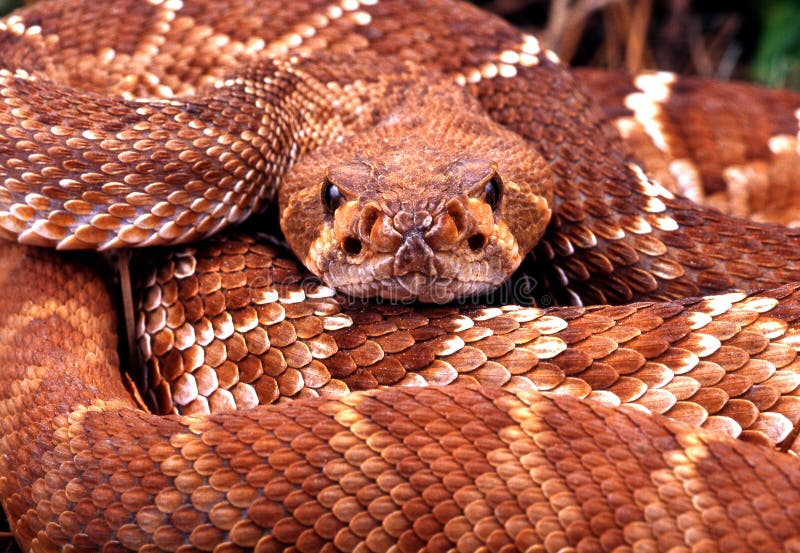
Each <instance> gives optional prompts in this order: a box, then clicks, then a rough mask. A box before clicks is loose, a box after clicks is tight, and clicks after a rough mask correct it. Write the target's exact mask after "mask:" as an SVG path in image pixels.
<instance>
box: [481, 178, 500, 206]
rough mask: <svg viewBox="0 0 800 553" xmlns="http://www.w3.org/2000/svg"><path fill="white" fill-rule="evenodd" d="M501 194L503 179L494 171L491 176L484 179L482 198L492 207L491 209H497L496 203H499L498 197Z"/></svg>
mask: <svg viewBox="0 0 800 553" xmlns="http://www.w3.org/2000/svg"><path fill="white" fill-rule="evenodd" d="M502 195H503V181H502V179H501V178H500V175H498V174H497V173H494V174H493V175H492V178H490V179H489V180H488V181H486V185H485V186H484V187H483V199H484V201H486V203H487V204H489V207H491V208H492V211H494V210H495V209H497V205H498V204H499V203H500V197H501V196H502Z"/></svg>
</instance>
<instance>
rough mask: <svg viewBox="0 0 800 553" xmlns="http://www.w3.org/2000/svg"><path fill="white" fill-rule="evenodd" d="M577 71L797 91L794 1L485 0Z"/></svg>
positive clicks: (797, 11) (799, 65)
mask: <svg viewBox="0 0 800 553" xmlns="http://www.w3.org/2000/svg"><path fill="white" fill-rule="evenodd" d="M476 3H478V4H480V5H482V6H483V7H485V8H487V9H490V10H492V11H495V12H497V13H499V14H501V15H503V16H504V17H506V18H507V19H509V20H510V21H513V22H514V23H515V24H516V25H517V26H519V27H522V28H524V29H525V30H526V31H529V32H532V33H533V34H536V35H537V36H539V38H540V39H542V40H543V42H545V43H546V44H547V45H548V46H549V47H550V48H552V49H553V50H555V51H556V53H558V54H559V56H560V57H561V58H562V59H563V60H565V61H569V62H571V63H573V64H575V65H595V66H600V67H606V68H612V69H624V70H627V71H638V70H640V69H644V68H647V69H666V70H670V71H676V72H678V73H681V74H684V75H702V76H706V77H712V78H716V79H720V80H727V79H732V78H735V79H744V80H756V81H758V82H761V83H764V84H767V85H769V86H777V87H788V88H794V89H797V90H800V0H763V1H756V0H752V1H730V2H726V1H725V0H695V1H691V0H484V1H480V0H479V1H477V2H476Z"/></svg>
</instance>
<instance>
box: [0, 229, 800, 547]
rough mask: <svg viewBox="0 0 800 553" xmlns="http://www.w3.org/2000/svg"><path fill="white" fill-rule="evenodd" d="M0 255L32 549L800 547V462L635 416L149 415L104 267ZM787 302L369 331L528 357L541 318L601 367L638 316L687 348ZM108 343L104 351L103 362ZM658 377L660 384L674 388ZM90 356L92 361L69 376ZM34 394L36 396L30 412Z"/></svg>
mask: <svg viewBox="0 0 800 553" xmlns="http://www.w3.org/2000/svg"><path fill="white" fill-rule="evenodd" d="M229 247H230V251H231V252H238V253H231V257H235V256H237V255H238V256H243V257H244V258H246V259H250V260H251V264H252V262H253V260H255V259H264V260H265V263H267V264H269V263H280V262H278V261H272V259H271V258H270V257H269V252H268V251H265V250H264V249H263V246H258V245H255V244H253V243H252V241H250V240H246V239H243V240H239V241H232V242H229ZM214 249H216V246H213V245H212V246H209V248H208V249H207V250H206V251H207V252H209V251H211V252H213V250H214ZM217 253H219V252H217ZM262 256H264V257H262ZM0 257H1V258H0V261H2V263H0V267H2V268H3V269H2V273H0V284H2V286H1V287H0V290H2V300H3V301H2V302H0V321H2V324H3V328H5V329H6V330H5V333H6V334H5V336H6V338H5V339H4V340H3V347H2V348H0V361H2V362H3V365H4V366H6V367H10V368H13V367H16V368H18V370H10V371H8V372H7V378H5V379H4V380H3V382H2V384H0V396H2V402H3V404H4V405H5V407H4V412H5V413H7V414H6V415H5V416H4V417H3V418H2V419H0V423H2V425H3V437H2V440H0V447H2V449H3V457H2V459H3V461H2V463H1V464H0V470H2V474H3V476H2V478H0V493H2V496H3V498H4V499H3V501H4V506H5V508H6V510H7V512H8V513H9V515H10V517H11V521H12V524H13V528H14V530H15V532H16V535H17V537H18V539H19V541H20V543H21V545H22V546H24V547H28V546H34V547H35V548H37V549H41V550H55V549H56V548H60V547H61V546H64V545H66V544H72V545H73V546H76V547H82V548H86V549H98V550H99V549H100V548H101V547H103V544H105V545H104V547H105V548H109V547H110V548H112V549H139V550H143V551H156V550H157V548H162V549H175V548H177V547H179V546H181V545H182V544H184V545H185V544H191V545H192V546H193V548H196V549H198V550H206V549H211V548H214V547H220V546H222V547H225V548H232V549H236V550H238V549H242V548H243V549H249V548H254V549H255V550H258V551H272V550H290V551H336V550H360V549H361V548H363V547H364V546H367V547H377V546H378V545H377V544H383V546H390V545H394V546H396V547H397V548H398V550H399V551H418V550H420V549H421V548H423V549H424V550H426V551H447V550H451V549H452V548H453V547H460V548H462V549H464V550H467V551H474V550H478V549H479V548H481V547H489V546H492V547H493V546H500V545H501V544H506V545H505V546H504V548H503V550H509V551H512V550H513V551H523V550H530V548H531V547H534V548H537V544H538V547H541V546H544V547H545V548H548V547H559V548H560V547H566V546H572V547H575V548H577V550H593V549H597V548H598V547H600V546H601V545H604V546H628V547H633V548H649V549H654V550H668V549H671V548H673V547H679V546H683V545H685V544H686V543H687V542H686V541H685V540H686V539H687V538H686V536H687V535H689V536H691V538H690V540H691V543H692V544H693V545H694V546H695V547H698V548H701V549H707V550H716V548H717V547H719V548H724V549H728V548H735V547H757V548H769V547H780V546H784V547H786V546H788V547H790V548H791V547H795V546H796V545H797V544H796V540H797V532H798V528H800V517H798V516H797V513H796V512H795V511H794V510H793V509H791V508H788V509H787V508H786V506H787V505H794V504H796V503H797V502H798V501H800V497H795V496H796V495H797V492H796V491H795V490H797V489H798V487H800V466H798V465H797V463H796V460H795V459H794V458H791V457H785V456H784V455H783V454H781V453H778V452H777V451H775V450H771V449H769V448H764V447H760V446H756V445H753V444H746V443H742V442H740V441H736V440H733V439H732V438H730V437H726V436H721V435H714V434H711V433H709V432H706V431H704V430H701V429H697V428H695V427H692V426H689V425H687V424H685V423H681V422H675V421H670V420H668V419H665V418H662V417H657V416H652V415H645V414H643V413H641V412H637V411H638V410H637V409H632V408H630V407H628V408H625V407H623V408H619V409H613V408H610V407H608V406H604V405H602V404H601V403H599V402H596V401H585V400H579V399H576V398H571V397H567V396H565V395H561V394H555V395H550V396H542V395H540V394H538V393H535V392H532V391H523V390H519V389H518V390H517V391H516V392H515V393H510V392H509V391H501V390H499V389H497V388H486V387H483V388H482V387H477V386H473V387H464V386H448V387H444V388H440V387H437V388H394V389H391V390H383V391H380V392H377V393H371V394H351V395H348V396H342V397H340V398H327V399H326V398H308V399H300V400H297V401H294V402H290V403H286V404H283V405H280V406H262V407H258V408H256V409H252V410H248V411H242V412H239V413H227V414H225V413H220V414H215V415H210V416H206V417H177V416H170V417H156V416H154V415H149V414H146V413H143V412H141V411H139V410H137V408H136V407H135V405H134V404H133V403H132V402H131V400H130V399H129V397H128V395H127V392H126V391H125V390H124V388H123V387H122V386H121V385H120V383H119V377H118V376H115V375H113V374H112V370H113V369H116V368H117V360H116V341H115V340H114V338H113V336H114V333H113V328H114V327H115V320H114V316H113V313H112V312H111V310H110V301H109V299H108V294H107V292H106V290H105V287H104V285H102V284H101V279H100V278H99V274H98V273H97V272H96V271H92V270H89V269H87V268H86V265H85V263H84V260H82V259H76V260H65V259H63V258H56V257H55V256H53V255H51V254H48V253H46V252H44V251H42V250H27V251H26V250H23V249H22V248H20V247H11V246H9V247H8V248H5V249H4V250H3V253H2V255H1V256H0ZM183 259H184V261H185V260H186V256H185V255H184V256H183ZM176 260H180V257H179V256H178V257H174V258H173V267H174V266H175V261H176ZM222 264H223V265H228V264H227V263H222ZM237 264H238V262H237V261H236V260H235V259H233V260H231V261H230V265H234V266H235V265H237ZM200 265H204V266H205V267H206V268H208V267H210V264H209V262H208V261H202V260H200V261H198V262H197V266H198V267H199V266H200ZM230 265H228V266H230ZM30 271H36V274H39V275H42V277H46V278H45V279H43V281H42V285H41V286H40V287H37V288H36V289H30V290H28V289H26V288H25V285H24V284H23V280H22V279H21V278H20V275H22V274H29V272H30ZM163 276H164V275H162V277H163ZM65 277H66V278H67V280H62V279H63V278H65ZM62 282H65V283H66V285H62ZM290 286H291V285H290ZM23 290H26V293H25V295H24V296H23V294H22V292H23ZM181 293H182V292H181V291H180V290H179V291H178V295H181ZM796 294H797V292H795V291H794V290H792V289H784V290H779V291H776V292H774V293H772V294H771V295H772V296H782V298H781V301H780V302H779V303H778V304H777V305H776V306H775V307H774V309H773V310H782V311H783V312H784V313H787V312H789V311H793V310H798V309H800V308H799V307H798V305H797V304H798V300H797V298H796V297H795V296H796ZM23 297H25V299H23ZM769 297H770V296H750V297H742V298H740V299H739V301H737V302H736V303H735V305H732V306H730V307H729V308H728V309H721V308H720V305H719V303H718V301H719V300H706V301H703V302H694V303H693V304H692V305H690V306H685V307H684V306H680V305H675V304H673V305H659V304H653V305H650V306H644V305H642V306H639V307H638V308H635V309H633V310H631V309H628V310H626V311H621V310H620V309H619V308H599V309H593V310H590V311H585V312H581V311H583V310H575V309H567V310H560V311H552V312H549V313H547V312H538V311H537V310H533V309H528V310H524V309H523V310H520V309H516V310H509V309H504V310H497V312H494V311H491V310H486V309H484V310H472V311H465V312H463V313H461V314H459V313H454V312H452V311H451V310H448V309H443V308H439V309H437V310H430V311H429V312H428V313H419V314H414V313H412V312H410V311H408V310H404V309H401V308H388V309H386V310H384V311H383V312H382V313H379V314H378V317H377V318H376V317H375V316H374V315H372V314H373V313H374V312H371V315H372V316H368V315H367V313H365V312H359V311H351V312H349V313H351V314H352V318H353V319H355V320H358V319H359V317H360V318H361V319H363V320H362V322H361V323H358V324H356V326H355V327H354V330H355V331H362V332H363V333H364V334H365V335H370V336H372V337H375V336H378V335H384V336H385V335H386V332H387V330H388V328H389V327H388V326H387V323H388V322H389V321H392V320H393V319H392V318H393V317H394V320H395V321H396V324H395V326H397V325H400V326H403V327H409V326H412V327H413V326H414V325H415V324H418V323H419V322H421V321H422V322H423V323H424V321H425V320H428V321H429V322H430V321H432V324H433V325H438V326H439V327H440V328H443V329H447V328H449V329H451V330H452V329H453V328H454V327H464V326H465V322H466V321H471V322H472V323H473V324H474V326H473V328H489V329H491V330H490V332H492V333H493V334H491V335H489V336H487V337H486V338H483V339H479V340H478V341H477V342H475V341H473V342H472V343H473V346H472V347H473V348H474V349H475V351H478V350H480V346H481V345H482V344H483V345H484V346H485V348H486V349H487V350H489V351H494V352H495V353H500V352H501V351H505V350H507V349H508V348H507V347H503V348H500V349H496V348H497V344H499V343H500V341H501V337H505V338H506V339H509V340H511V339H512V337H514V336H517V337H521V336H522V334H523V333H521V331H524V330H526V329H528V330H532V329H534V328H537V327H538V329H537V333H538V335H539V336H540V337H542V338H544V337H550V338H552V339H555V340H558V339H560V338H559V336H561V337H562V338H567V339H568V340H569V341H570V342H574V345H575V346H576V347H577V348H580V345H581V344H582V343H587V342H588V343H591V344H592V346H591V347H589V348H588V351H591V352H592V353H593V354H594V355H600V354H603V353H606V351H607V350H608V346H607V345H606V347H601V346H599V344H600V343H601V342H603V341H604V340H603V339H601V336H602V335H604V334H605V335H606V336H608V335H609V331H612V332H613V330H614V329H616V328H624V327H626V326H628V327H631V328H633V327H634V325H635V324H636V323H637V322H638V324H640V325H641V328H645V327H652V328H654V329H658V328H659V327H664V328H667V327H671V328H672V329H673V331H672V332H670V335H671V336H674V329H675V328H680V327H681V325H682V323H680V322H678V321H681V320H683V321H685V320H688V319H700V318H702V317H701V316H700V315H698V314H699V313H703V312H706V311H709V310H714V311H715V312H717V313H718V315H717V316H716V317H715V318H714V321H713V322H707V323H706V325H705V326H706V327H711V328H715V327H716V328H722V327H726V326H728V324H727V321H728V320H733V319H736V320H739V321H741V320H742V319H745V318H748V319H749V320H750V322H751V324H750V326H752V325H756V326H758V325H765V324H767V323H768V321H769V320H771V319H770V317H769V312H765V313H758V310H759V309H760V308H761V307H763V305H764V303H765V302H768V301H769V300H768V299H767V298H769ZM324 303H325V302H323V304H324ZM312 304H313V302H312ZM48 306H61V307H58V308H52V307H48ZM787 310H788V311H787ZM726 315H728V316H727V317H726ZM330 316H335V315H333V314H332V315H330ZM664 317H666V318H664ZM412 321H413V323H412ZM565 324H566V325H567V326H563V325H565ZM427 326H428V327H430V326H431V324H428V325H427ZM582 326H584V327H586V328H589V329H591V330H590V331H589V334H590V336H585V334H586V333H584V332H581V331H580V329H581V327H582ZM559 329H560V330H559ZM570 329H572V331H571V332H570ZM656 331H657V330H656ZM559 332H560V334H559ZM622 334H623V333H622V332H618V334H617V335H622ZM726 334H727V335H730V334H731V332H727V333H726ZM333 336H334V337H335V336H336V333H335V332H334V333H333ZM687 336H688V335H687ZM731 338H732V337H731ZM34 339H35V340H38V341H39V343H41V344H43V345H44V344H47V347H43V348H42V349H39V350H37V351H38V352H39V353H38V354H35V355H31V354H30V351H31V350H30V348H27V347H26V346H27V344H29V343H30V342H31V340H34ZM685 339H686V337H684V338H682V339H681V340H685ZM605 340H607V341H608V342H613V341H614V340H612V339H610V338H605ZM679 342H680V340H679ZM73 343H81V344H83V347H84V348H85V349H81V350H80V351H78V350H75V348H73V347H71V344H73ZM365 343H366V342H365ZM525 343H526V344H527V347H519V348H517V349H516V350H514V351H525V350H529V351H531V350H534V351H539V352H540V353H541V354H543V353H544V352H545V350H544V349H543V348H544V346H543V345H542V344H544V343H545V342H541V341H539V342H537V341H534V342H533V343H530V342H525ZM554 343H555V342H553V341H551V342H549V344H551V346H550V347H551V348H552V344H554ZM489 344H493V345H492V346H489ZM771 347H772V348H774V347H776V346H768V347H767V348H766V349H770V348H771ZM537 348H538V349H537ZM87 352H90V353H91V355H90V356H89V357H88V358H87V359H90V360H92V361H89V362H87V361H86V359H84V355H86V353H87ZM484 355H486V353H484ZM504 355H506V354H504ZM623 358H624V357H621V358H620V359H623ZM447 359H452V356H451V357H449V358H448V357H445V358H444V362H446V360H447ZM554 359H555V360H556V361H557V360H558V356H556V357H555V358H554ZM773 359H777V358H775V357H773ZM647 365H648V363H646V364H645V365H644V366H643V367H642V368H640V369H639V376H640V377H642V378H644V379H646V380H648V382H650V383H651V384H653V383H655V382H658V381H661V380H665V379H664V378H662V377H659V376H658V375H659V371H657V370H655V368H654V367H652V368H650V369H647ZM72 366H80V367H81V369H80V371H79V372H73V371H72V370H70V369H68V368H65V367H72ZM499 366H500V365H498V367H499ZM617 366H618V367H619V368H620V369H621V370H623V371H625V370H630V369H625V368H624V365H622V364H619V363H617ZM595 368H598V369H599V368H601V365H600V364H597V365H596V366H595ZM645 373H647V375H649V376H646V375H645ZM45 374H46V375H47V376H48V377H49V378H42V375H45ZM685 374H687V375H689V374H691V371H688V372H686V373H685ZM687 378H689V377H687ZM469 379H470V380H471V377H469ZM567 380H569V379H568V378H567V379H564V382H566V381H567ZM573 380H575V379H573ZM480 382H481V381H480V379H477V383H480ZM575 382H578V381H577V380H575ZM89 383H92V384H89ZM475 383H476V382H475V381H473V384H475ZM20 388H22V389H26V390H27V391H28V392H29V394H30V395H29V397H27V399H26V400H25V408H24V409H23V408H22V405H21V404H20V403H19V399H18V398H17V393H18V392H17V390H19V389H20ZM556 390H557V391H563V392H567V394H568V395H569V394H572V395H574V392H575V389H570V388H569V387H564V388H560V389H559V388H557V389H556ZM652 391H658V388H656V387H654V388H653V390H652ZM787 397H788V396H787ZM742 401H744V400H742ZM686 405H697V404H696V403H693V402H692V400H691V399H690V400H689V402H688V403H686ZM728 406H729V407H733V406H734V403H733V402H728ZM733 410H736V409H733ZM739 410H740V411H741V409H739ZM772 414H775V413H772ZM728 416H730V415H728ZM31 427H36V428H39V431H38V432H37V435H36V437H35V439H33V437H32V436H30V435H29V434H28V433H27V431H26V429H27V428H31ZM718 427H719V425H717V427H715V428H718ZM33 460H35V461H36V462H35V463H33ZM721 490H725V492H724V493H721V492H720V491H721ZM44 497H46V498H47V499H44ZM755 505H758V507H757V511H756V510H755V509H756V508H755V507H751V506H755ZM37 507H38V508H37ZM678 521H680V522H678ZM678 524H680V526H679V525H678ZM752 544H757V545H752Z"/></svg>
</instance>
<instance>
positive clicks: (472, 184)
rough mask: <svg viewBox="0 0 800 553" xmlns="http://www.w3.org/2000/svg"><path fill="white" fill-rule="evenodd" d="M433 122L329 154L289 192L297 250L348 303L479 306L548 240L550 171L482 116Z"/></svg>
mask: <svg viewBox="0 0 800 553" xmlns="http://www.w3.org/2000/svg"><path fill="white" fill-rule="evenodd" d="M472 107H473V108H474V106H472ZM477 109H480V108H477ZM404 113H407V110H406V112H404ZM430 113H432V112H431V111H430V110H428V112H427V114H426V115H425V116H420V115H411V116H409V115H393V116H390V117H388V118H387V119H385V120H384V121H382V122H381V123H380V124H378V125H376V126H375V128H374V129H372V130H371V131H370V132H367V133H360V134H357V135H353V136H351V137H349V138H347V139H345V140H342V141H340V142H338V143H336V144H333V145H330V146H328V147H324V148H321V149H319V150H317V151H315V152H313V153H312V154H310V155H308V156H307V157H305V158H303V159H301V160H300V161H299V162H298V164H297V165H295V167H294V168H293V169H292V171H291V172H290V173H289V175H287V178H286V180H285V181H284V182H283V183H282V185H281V190H280V198H279V201H280V212H281V226H282V229H283V232H284V235H285V236H286V239H287V242H288V243H289V245H290V246H291V247H292V249H293V250H294V251H295V253H296V254H297V255H298V257H299V258H300V259H301V260H302V261H303V262H304V263H305V265H306V266H307V267H308V268H309V270H311V272H313V273H314V274H316V275H317V276H319V277H320V278H321V279H322V280H323V281H324V282H325V283H326V284H328V285H329V286H331V287H333V288H335V289H337V290H338V291H339V292H342V293H344V294H347V295H350V296H355V297H381V298H384V299H388V300H392V301H412V300H417V301H423V302H432V303H445V302H449V301H452V300H454V299H462V298H468V297H474V296H479V295H481V294H485V293H487V292H489V291H491V290H492V289H494V288H496V287H497V286H499V285H500V284H502V283H503V282H504V281H505V280H506V279H507V278H508V277H510V276H511V274H512V273H513V272H514V270H515V269H516V268H517V267H518V266H519V263H520V262H521V260H522V258H523V257H524V256H525V254H526V253H527V252H528V251H529V250H530V249H531V248H532V247H533V245H534V244H535V243H536V242H537V241H538V240H539V238H540V237H541V236H542V234H543V233H544V230H545V227H546V225H547V223H548V222H549V219H550V213H551V210H550V205H551V201H552V176H551V173H550V169H549V167H548V166H547V164H546V163H545V162H544V160H543V159H542V158H541V157H540V156H539V155H538V154H536V152H535V151H533V149H532V148H531V147H530V146H529V145H528V144H527V143H526V142H525V141H524V140H523V139H521V138H520V137H519V136H518V135H516V134H514V133H512V132H510V131H508V130H507V129H505V128H503V127H501V126H499V125H497V124H495V123H494V122H493V121H491V120H490V119H489V118H488V116H485V115H483V114H482V112H479V113H478V114H474V113H473V112H469V111H468V112H466V115H465V114H464V111H461V112H459V114H451V116H450V117H448V118H447V120H446V121H443V120H441V118H440V117H438V116H437V115H436V114H434V116H430V115H429V114H430Z"/></svg>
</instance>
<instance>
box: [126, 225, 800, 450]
mask: <svg viewBox="0 0 800 553" xmlns="http://www.w3.org/2000/svg"><path fill="white" fill-rule="evenodd" d="M279 255H280V252H279V251H278V250H276V249H274V248H272V247H269V246H267V245H264V244H259V243H258V242H256V241H255V240H254V239H252V238H248V237H242V236H233V237H230V238H225V239H218V240H216V241H212V243H211V244H210V245H208V246H202V247H198V248H191V249H187V250H183V251H180V252H176V253H172V254H169V256H168V257H167V259H166V262H165V263H164V264H163V266H162V268H161V269H158V270H152V272H150V273H149V275H148V277H147V278H146V287H145V288H144V290H143V298H144V299H143V300H142V311H141V314H140V318H139V322H138V333H139V336H140V343H141V345H142V353H143V356H144V357H145V358H146V359H147V365H148V378H149V380H148V382H147V383H146V384H145V386H146V387H147V388H148V389H149V391H148V392H147V394H148V397H149V399H150V401H151V403H152V404H153V405H155V406H156V407H157V409H158V410H160V411H163V412H170V411H175V412H180V413H197V412H210V411H216V410H218V409H231V408H247V407H252V406H253V405H255V404H256V403H272V402H276V401H279V400H281V399H288V398H297V397H307V396H316V395H336V396H341V395H343V394H345V393H348V392H350V391H356V390H365V389H373V388H376V387H382V386H394V385H426V384H433V385H449V384H474V385H480V386H487V387H498V386H502V387H507V388H514V389H532V390H539V391H549V392H555V393H559V394H567V395H572V396H575V397H580V398H590V399H595V400H599V401H601V402H604V403H606V404H608V405H612V406H615V405H620V404H629V405H633V406H636V407H638V408H641V409H642V410H643V411H645V412H651V413H659V414H665V415H667V416H670V417H672V418H675V419H677V420H681V421H684V422H687V423H691V424H694V425H697V426H702V427H705V428H708V429H713V430H717V431H720V432H722V433H724V434H728V435H731V436H739V437H742V438H745V439H748V440H751V441H758V442H762V443H766V444H772V445H775V444H780V445H781V447H783V448H793V447H794V444H793V443H792V442H791V440H790V441H788V442H787V440H788V439H789V438H790V436H791V437H792V439H794V437H793V433H792V430H793V428H794V427H795V425H796V424H797V423H798V421H799V420H800V397H798V396H799V395H800V360H798V356H797V337H796V334H797V326H798V324H800V323H798V321H800V292H798V287H797V286H787V287H783V288H779V289H776V290H773V291H770V292H767V293H763V294H755V295H752V296H748V295H747V294H743V293H731V294H726V295H721V296H709V297H707V298H705V299H692V300H682V301H680V302H672V303H641V304H631V305H626V306H611V307H599V306H598V307H589V308H583V307H572V308H557V309H552V310H543V309H538V308H520V307H514V306H504V307H488V308H457V307H448V306H444V307H429V308H422V309H420V308H418V307H415V306H411V305H390V304H384V305H382V304H369V305H366V306H365V305H352V304H351V305H347V303H346V302H345V303H339V301H337V300H341V298H337V297H335V296H333V293H332V291H331V290H329V289H327V288H326V287H324V286H321V285H320V284H319V282H318V281H316V280H314V279H313V278H309V277H307V276H304V275H305V274H304V273H303V272H301V271H300V270H299V268H298V266H297V265H295V264H294V263H292V262H291V261H288V260H286V259H283V258H281V257H279Z"/></svg>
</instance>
